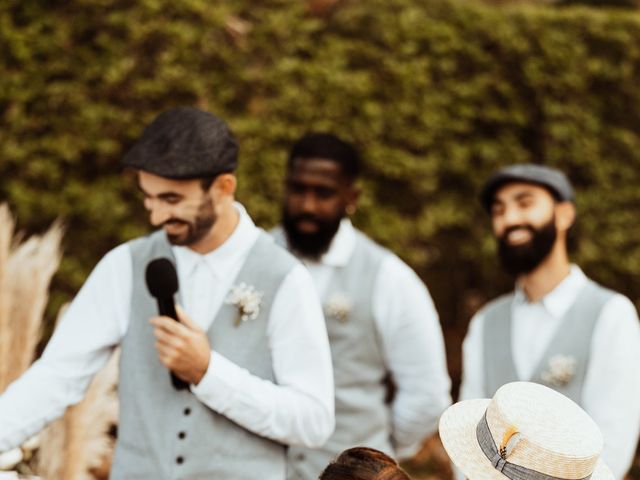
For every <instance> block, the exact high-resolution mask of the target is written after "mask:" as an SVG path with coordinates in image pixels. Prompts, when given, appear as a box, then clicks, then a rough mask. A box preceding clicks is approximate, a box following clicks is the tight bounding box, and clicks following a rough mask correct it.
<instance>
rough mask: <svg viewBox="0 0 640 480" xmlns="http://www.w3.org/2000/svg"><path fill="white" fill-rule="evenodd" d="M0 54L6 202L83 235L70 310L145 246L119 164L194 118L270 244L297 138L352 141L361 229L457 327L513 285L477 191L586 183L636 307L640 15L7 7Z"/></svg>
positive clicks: (591, 223)
mask: <svg viewBox="0 0 640 480" xmlns="http://www.w3.org/2000/svg"><path fill="white" fill-rule="evenodd" d="M45 3H48V5H47V6H46V7H45V6H44V5H45ZM0 51H2V52H3V54H2V57H1V58H0V125H1V127H0V199H1V200H5V199H6V200H8V201H9V203H10V205H11V206H12V208H13V211H14V212H16V213H17V216H18V221H19V224H20V225H21V226H22V227H23V228H25V229H26V230H28V231H41V230H43V229H44V228H45V227H46V226H47V225H48V224H49V223H50V222H51V221H52V219H53V218H55V217H57V216H59V215H61V216H63V217H64V218H65V219H66V221H67V223H68V226H69V230H68V235H67V237H66V248H65V250H66V256H65V259H64V262H63V265H62V267H61V270H60V272H59V274H58V276H57V279H56V284H55V292H54V293H55V295H54V306H57V305H59V304H60V302H61V301H62V300H64V299H67V298H69V296H70V295H72V294H73V293H74V292H75V291H77V289H78V288H79V287H80V285H81V283H82V281H83V279H84V278H85V277H86V275H87V274H88V272H89V271H90V269H91V267H92V266H93V265H94V264H95V262H96V261H97V260H98V259H99V258H100V256H101V255H102V254H104V253H105V252H106V251H107V250H108V249H109V248H111V247H113V246H115V245H116V244H118V243H120V242H122V241H125V240H127V239H129V238H132V237H134V236H136V235H139V234H140V233H142V232H145V231H147V222H146V216H145V213H144V211H143V209H142V205H141V202H140V199H139V197H138V193H137V191H136V188H135V179H132V178H128V177H125V178H122V177H121V175H120V172H119V168H118V161H119V159H120V157H121V156H122V154H123V152H125V151H126V149H127V148H128V147H129V146H130V145H131V143H132V141H133V140H134V139H135V138H136V137H137V135H139V133H140V132H141V129H142V128H143V126H144V125H145V124H147V123H148V122H149V121H150V120H151V119H152V118H153V117H154V116H155V115H156V114H157V113H158V112H160V111H162V110H164V109H166V108H169V107H171V106H175V105H180V104H191V105H198V106H200V107H203V108H205V109H207V110H209V111H212V112H215V113H217V114H219V115H220V116H222V117H223V118H225V119H226V120H228V122H229V123H230V125H231V126H232V128H233V130H234V131H235V133H236V134H237V136H238V137H239V140H240V145H241V165H242V166H241V168H240V171H239V178H240V192H239V198H240V200H241V201H242V202H244V203H245V204H246V205H247V207H248V209H249V211H250V212H251V214H252V215H253V216H254V218H255V219H256V220H257V222H258V223H259V224H261V225H263V226H266V227H269V226H271V225H273V224H275V223H276V222H277V220H278V216H279V210H280V195H281V184H282V178H283V168H284V163H285V157H286V151H287V148H288V147H289V146H290V144H291V142H292V141H293V140H294V139H296V138H297V137H298V136H299V135H301V134H303V133H305V132H306V131H308V130H313V129H320V130H329V131H333V132H335V133H338V134H339V135H341V136H343V137H345V138H347V139H350V140H353V141H354V142H355V143H356V144H357V145H358V146H359V147H360V148H361V149H362V151H363V154H364V157H365V158H366V160H367V169H368V171H367V175H366V178H365V180H364V187H365V189H364V197H363V198H362V205H361V209H360V211H359V212H358V213H357V215H356V217H355V221H356V223H357V224H358V225H359V226H360V227H361V228H362V229H364V230H365V231H367V232H369V233H370V234H371V235H372V236H373V237H375V238H377V239H378V240H379V241H381V242H382V243H384V244H386V245H389V246H390V247H392V248H393V249H394V250H395V251H396V252H398V253H399V254H400V255H401V256H402V257H403V258H405V259H406V260H407V261H408V262H410V263H411V264H412V265H413V266H414V268H415V269H416V270H417V271H418V272H419V273H420V274H421V275H422V276H423V278H424V279H425V281H426V283H427V284H428V285H429V287H430V289H431V290H432V292H433V294H434V297H435V299H436V303H437V305H438V307H439V310H440V312H441V315H442V318H443V321H444V323H445V325H447V326H449V327H451V328H459V329H463V328H464V327H465V326H466V321H467V320H468V318H469V315H470V309H473V308H474V306H475V305H476V304H477V302H478V301H482V300H483V299H486V298H489V297H491V296H493V295H495V294H497V293H498V292H500V291H504V290H505V289H507V288H509V287H510V280H509V279H508V278H506V277H505V276H504V275H503V274H501V273H500V272H499V271H498V268H497V263H496V261H495V258H494V253H495V252H494V250H495V248H494V245H493V241H492V239H491V236H490V234H489V229H488V220H487V218H486V216H485V215H484V214H483V212H482V211H481V209H480V207H479V205H478V203H477V201H476V195H477V191H478V188H479V186H480V185H481V184H482V182H483V180H484V179H485V178H486V176H487V175H488V174H489V173H490V172H491V171H493V170H494V169H495V168H497V167H499V166H501V165H505V164H509V163H514V162H540V163H545V164H548V165H553V166H557V167H560V168H562V169H563V170H564V171H566V172H567V173H568V174H569V175H570V177H571V178H572V179H573V181H574V182H575V186H576V189H577V197H578V209H579V228H578V237H579V240H580V241H579V247H578V250H577V252H576V255H575V258H576V260H577V261H578V262H579V263H580V264H581V265H582V266H583V267H584V269H585V270H586V271H587V273H588V274H590V275H591V276H593V277H595V278H596V279H598V280H600V281H602V282H604V283H605V284H606V285H608V286H611V287H613V288H616V289H618V290H620V291H622V292H624V293H626V294H627V295H629V296H631V298H633V299H634V300H638V299H639V298H640V282H637V281H635V282H634V281H633V279H634V278H637V277H636V275H637V272H639V271H640V242H638V241H637V236H636V235H635V234H634V232H635V229H634V228H633V227H634V220H635V216H636V215H637V213H636V212H637V211H638V207H639V206H640V205H639V204H640V197H639V195H638V194H637V191H636V188H637V185H638V184H639V183H640V88H638V85H640V15H639V14H637V13H630V12H628V11H627V12H622V11H607V10H597V11H592V10H589V9H585V8H583V9H569V8H567V9H551V8H550V9H544V8H533V7H518V8H510V9H505V8H502V9H494V8H492V7H488V6H482V5H473V4H467V3H455V2H450V1H444V0H432V1H430V2H422V1H419V0H367V1H366V2H357V1H353V2H344V3H341V4H339V6H338V8H336V9H335V11H334V12H333V13H332V14H331V15H330V16H328V17H323V18H319V17H314V16H312V15H310V14H309V13H308V12H307V10H306V5H305V3H304V2H302V1H301V0H262V1H260V2H256V1H249V0H233V1H230V0H229V1H227V0H224V1H218V2H210V1H205V0H188V1H186V0H185V1H181V2H170V1H166V0H144V1H140V2H123V1H104V0H73V1H68V2H60V1H57V2H44V3H43V2H31V1H16V0H7V1H4V2H2V3H1V4H0ZM52 308H54V307H52Z"/></svg>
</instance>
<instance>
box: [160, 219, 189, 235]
mask: <svg viewBox="0 0 640 480" xmlns="http://www.w3.org/2000/svg"><path fill="white" fill-rule="evenodd" d="M185 226H186V224H184V223H180V222H175V223H165V224H164V225H163V228H164V230H165V231H166V232H167V233H175V232H178V231H180V230H182V229H183V228H184V227H185Z"/></svg>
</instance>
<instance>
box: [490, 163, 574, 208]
mask: <svg viewBox="0 0 640 480" xmlns="http://www.w3.org/2000/svg"><path fill="white" fill-rule="evenodd" d="M513 182H524V183H533V184H535V185H540V186H541V187H545V188H546V189H547V190H549V191H550V192H551V194H552V195H553V196H554V197H555V198H556V200H558V201H560V202H573V200H574V196H573V187H572V186H571V183H570V182H569V179H568V178H567V176H566V175H565V174H564V173H562V172H561V171H560V170H556V169H555V168H551V167H545V166H543V165H535V164H532V163H524V164H518V165H511V166H508V167H505V168H503V169H501V170H498V171H497V172H496V173H494V174H493V175H492V176H491V177H489V180H487V182H486V183H485V184H484V186H483V187H482V190H481V191H480V202H481V203H482V206H483V207H484V208H485V210H487V211H490V210H491V204H492V203H493V198H494V195H495V193H496V191H497V190H498V189H499V188H500V187H502V186H503V185H506V184H507V183H513Z"/></svg>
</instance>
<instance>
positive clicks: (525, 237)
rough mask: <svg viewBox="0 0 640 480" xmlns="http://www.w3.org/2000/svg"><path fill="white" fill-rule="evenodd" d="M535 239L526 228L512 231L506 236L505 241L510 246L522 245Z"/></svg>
mask: <svg viewBox="0 0 640 480" xmlns="http://www.w3.org/2000/svg"><path fill="white" fill-rule="evenodd" d="M532 238H533V235H532V233H531V232H530V231H529V230H528V229H526V228H518V229H516V230H512V231H510V232H509V233H507V234H506V235H505V240H506V242H507V243H508V244H509V245H522V244H523V243H527V242H529V241H530V240H531V239H532Z"/></svg>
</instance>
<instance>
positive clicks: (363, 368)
mask: <svg viewBox="0 0 640 480" xmlns="http://www.w3.org/2000/svg"><path fill="white" fill-rule="evenodd" d="M359 171H360V159H359V155H358V152H357V150H356V149H355V148H354V147H353V146H352V145H351V144H349V143H347V142H345V141H344V140H342V139H340V138H338V137H336V136H335V135H331V134H324V133H312V134H308V135H306V136H304V137H303V138H301V139H299V140H298V141H297V142H296V143H295V144H294V145H293V147H292V149H291V151H290V154H289V161H288V164H287V175H286V185H285V198H284V208H283V218H282V225H283V227H282V228H278V229H276V231H275V232H274V235H275V237H276V239H277V241H278V242H279V243H281V244H282V245H284V246H286V247H287V248H288V249H289V250H290V251H291V252H293V253H294V254H295V255H296V256H297V257H298V258H299V259H301V260H302V261H303V262H304V264H305V265H306V266H307V267H308V268H309V271H310V272H311V276H312V277H313V279H314V282H315V286H316V288H317V290H318V293H319V294H320V298H321V299H322V302H323V305H324V312H325V321H326V324H327V330H328V333H329V342H330V346H331V354H332V358H333V367H334V372H335V385H336V392H335V404H336V430H335V432H334V434H333V435H332V436H331V437H330V439H329V441H328V442H327V443H326V444H325V445H323V446H322V447H320V448H316V449H311V448H304V447H292V448H290V449H289V452H288V472H287V478H288V479H289V480H314V479H317V478H318V476H319V475H320V473H321V472H322V470H323V469H324V467H326V465H327V464H328V463H329V462H330V461H331V460H333V459H335V458H336V457H337V456H338V454H340V452H342V451H343V450H345V449H347V448H349V447H353V446H366V447H371V448H375V449H378V450H382V451H384V452H386V453H387V454H389V455H392V456H394V457H398V458H406V457H410V456H411V455H413V454H414V453H415V452H416V451H417V450H418V449H419V447H420V445H421V441H422V440H423V439H424V438H425V437H427V436H429V435H431V434H432V433H434V432H435V431H436V428H437V421H438V418H439V417H440V414H441V413H442V412H443V411H444V409H445V408H446V407H447V405H449V403H450V402H451V398H450V396H449V388H450V381H449V376H448V374H447V369H446V360H445V354H444V342H443V339H442V331H441V329H440V322H439V319H438V314H437V312H436V310H435V308H434V305H433V302H432V300H431V297H430V295H429V292H428V291H427V289H426V287H425V286H424V284H423V283H422V281H421V280H420V278H418V276H417V275H416V274H415V273H414V272H413V270H411V268H410V267H409V266H408V265H406V264H405V263H404V262H402V261H401V260H400V259H399V258H398V257H397V256H396V255H394V254H393V253H392V252H390V251H389V250H387V249H386V248H383V247H382V246H380V245H378V244H376V243H375V242H374V241H373V240H371V239H369V238H368V237H367V236H366V235H365V234H364V233H362V232H360V231H359V230H357V229H356V228H355V227H354V226H353V224H352V223H351V221H350V220H349V215H350V214H353V213H354V212H355V209H356V205H357V200H358V194H359V188H358V186H357V183H356V180H357V178H358V174H359ZM385 379H390V381H391V383H392V384H393V385H394V386H395V395H393V398H392V399H387V398H385V397H386V394H387V390H386V382H385Z"/></svg>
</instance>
